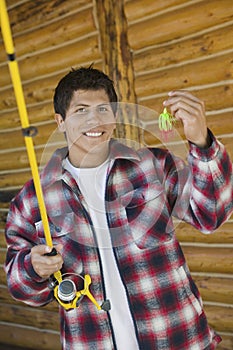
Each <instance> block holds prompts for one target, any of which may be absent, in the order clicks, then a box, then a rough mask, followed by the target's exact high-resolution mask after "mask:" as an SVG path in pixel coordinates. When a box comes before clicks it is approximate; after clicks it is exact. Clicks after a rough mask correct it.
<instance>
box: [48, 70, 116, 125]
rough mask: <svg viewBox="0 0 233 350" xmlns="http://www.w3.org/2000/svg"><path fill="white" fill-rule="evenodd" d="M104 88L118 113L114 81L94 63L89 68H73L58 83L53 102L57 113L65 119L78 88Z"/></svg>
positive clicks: (114, 111)
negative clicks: (95, 66) (96, 67)
mask: <svg viewBox="0 0 233 350" xmlns="http://www.w3.org/2000/svg"><path fill="white" fill-rule="evenodd" d="M102 89H103V90H104V91H105V92H106V94H107V95H108V98H109V102H110V103H112V105H111V106H112V110H113V113H114V114H116V109H117V94H116V91H115V88H114V85H113V81H112V80H111V79H110V78H109V77H108V76H107V75H106V74H105V73H103V72H102V71H100V70H98V69H95V68H93V67H92V65H91V66H90V67H88V68H85V67H81V68H78V69H73V68H72V70H71V71H70V72H69V73H68V74H67V75H65V76H64V77H63V78H62V79H61V80H60V81H59V83H58V85H57V87H56V89H55V93H54V97H53V104H54V110H55V113H58V114H60V115H61V116H62V118H63V120H65V117H66V112H67V110H68V108H69V106H70V102H71V99H72V97H73V94H74V92H75V91H77V90H94V91H96V90H102Z"/></svg>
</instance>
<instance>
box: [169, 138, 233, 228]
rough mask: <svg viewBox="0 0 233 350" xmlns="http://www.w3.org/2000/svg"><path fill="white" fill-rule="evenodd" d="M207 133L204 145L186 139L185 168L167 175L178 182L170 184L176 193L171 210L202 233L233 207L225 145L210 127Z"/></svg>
mask: <svg viewBox="0 0 233 350" xmlns="http://www.w3.org/2000/svg"><path fill="white" fill-rule="evenodd" d="M209 135H210V138H211V140H212V142H211V145H210V147H209V148H207V149H203V148H199V147H197V146H196V145H194V144H191V143H190V151H189V155H188V164H189V171H187V170H185V168H184V169H182V171H177V174H179V175H177V174H176V180H174V179H171V178H172V176H171V177H170V178H169V185H171V184H174V183H175V182H177V183H178V184H179V185H176V186H175V185H173V187H172V191H174V190H175V193H176V203H175V204H174V207H173V213H172V214H174V216H175V217H177V218H178V219H180V220H183V221H186V222H188V223H190V224H191V225H193V226H194V227H196V228H197V229H199V230H200V231H202V232H203V233H210V232H212V231H214V230H216V229H217V228H218V227H219V226H220V225H221V224H223V223H224V222H225V221H226V220H227V219H228V218H229V216H230V215H231V214H232V211H233V176H232V162H231V160H230V158H229V155H228V154H227V152H226V149H225V147H224V146H223V145H222V144H221V143H220V142H219V141H218V140H216V138H215V137H214V136H213V134H212V133H211V132H210V131H209ZM188 173H189V175H188ZM184 174H185V175H184ZM179 188H181V189H182V190H180V191H179ZM173 194H174V193H173Z"/></svg>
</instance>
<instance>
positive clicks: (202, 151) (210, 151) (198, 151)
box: [189, 129, 219, 162]
mask: <svg viewBox="0 0 233 350" xmlns="http://www.w3.org/2000/svg"><path fill="white" fill-rule="evenodd" d="M208 135H209V138H210V146H209V147H208V148H201V147H198V146H196V145H195V144H194V143H192V142H189V147H190V155H191V156H193V157H194V158H197V159H199V160H201V161H203V162H209V161H210V160H212V159H214V158H215V157H216V155H217V153H218V151H219V144H218V141H217V140H216V137H215V136H214V135H213V133H212V132H211V131H210V130H209V129H208Z"/></svg>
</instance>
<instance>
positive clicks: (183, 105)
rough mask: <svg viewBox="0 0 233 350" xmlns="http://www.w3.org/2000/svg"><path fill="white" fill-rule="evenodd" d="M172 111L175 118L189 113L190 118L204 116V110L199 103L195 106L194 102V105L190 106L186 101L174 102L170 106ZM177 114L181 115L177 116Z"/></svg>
mask: <svg viewBox="0 0 233 350" xmlns="http://www.w3.org/2000/svg"><path fill="white" fill-rule="evenodd" d="M170 110H171V114H172V115H174V116H175V117H177V115H179V116H182V114H183V113H182V112H187V113H188V115H189V116H198V115H200V114H202V109H201V107H200V106H199V105H198V104H197V103H195V104H194V102H193V104H192V105H190V104H189V103H188V101H186V100H185V101H184V100H182V101H180V100H178V101H176V102H173V103H172V104H171V105H170ZM177 112H179V113H178V114H177Z"/></svg>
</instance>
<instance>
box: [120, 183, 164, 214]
mask: <svg viewBox="0 0 233 350" xmlns="http://www.w3.org/2000/svg"><path fill="white" fill-rule="evenodd" d="M163 192H164V188H163V186H162V185H161V183H160V182H159V181H155V182H151V183H147V184H144V185H142V186H140V187H138V188H136V189H134V190H132V191H129V192H126V193H125V194H123V195H121V197H120V203H121V205H122V206H123V207H125V208H127V209H133V208H137V207H140V206H142V205H145V204H146V203H147V202H149V201H152V200H154V199H156V198H157V197H158V196H160V195H161V194H162V193H163Z"/></svg>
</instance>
